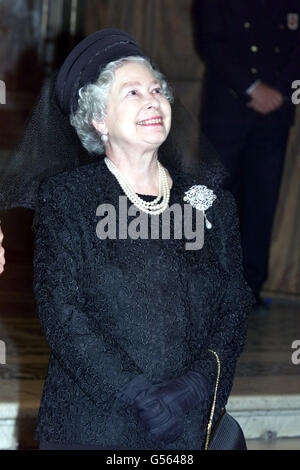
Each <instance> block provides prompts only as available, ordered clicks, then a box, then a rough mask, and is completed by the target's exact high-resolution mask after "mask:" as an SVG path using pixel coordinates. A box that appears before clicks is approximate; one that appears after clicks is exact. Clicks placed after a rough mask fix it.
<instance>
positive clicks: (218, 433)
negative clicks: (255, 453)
mask: <svg viewBox="0 0 300 470" xmlns="http://www.w3.org/2000/svg"><path fill="white" fill-rule="evenodd" d="M208 450H247V444H246V440H245V436H244V433H243V430H242V428H241V426H240V425H239V423H238V422H237V421H236V419H234V418H233V417H232V416H231V415H230V414H228V413H227V412H225V413H224V415H223V416H222V418H221V419H220V422H219V423H218V425H217V426H216V430H215V432H214V434H213V435H212V437H211V440H210V443H209V445H208Z"/></svg>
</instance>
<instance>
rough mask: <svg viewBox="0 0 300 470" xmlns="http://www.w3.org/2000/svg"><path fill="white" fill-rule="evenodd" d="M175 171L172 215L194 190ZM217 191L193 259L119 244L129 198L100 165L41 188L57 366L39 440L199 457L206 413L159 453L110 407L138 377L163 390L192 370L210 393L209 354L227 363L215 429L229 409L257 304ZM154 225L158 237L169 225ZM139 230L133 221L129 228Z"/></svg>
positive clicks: (42, 248)
mask: <svg viewBox="0 0 300 470" xmlns="http://www.w3.org/2000/svg"><path fill="white" fill-rule="evenodd" d="M169 171H170V174H171V176H172V179H173V187H172V189H171V200H170V204H169V205H170V206H171V205H172V204H174V203H177V204H180V205H181V206H183V204H184V201H183V196H184V192H185V191H187V190H188V189H189V188H190V187H191V186H192V185H193V184H199V182H198V181H197V178H196V177H195V176H191V175H186V174H183V173H179V172H178V171H175V170H172V171H171V170H170V169H169ZM201 184H202V183H201ZM208 187H209V185H208ZM211 189H212V188H211ZM213 190H214V193H215V194H216V196H217V199H216V200H215V201H214V202H213V204H212V206H211V207H210V208H209V209H208V210H207V211H206V215H207V218H208V219H209V221H210V222H211V223H212V228H211V229H210V230H208V229H207V228H204V245H203V247H202V248H201V249H198V250H187V249H186V247H185V243H186V242H187V240H186V239H185V238H184V237H183V238H180V239H179V238H178V239H176V238H174V237H173V238H172V237H171V238H169V239H162V237H161V236H160V237H159V238H158V239H150V238H144V239H133V238H132V237H131V238H130V237H128V238H123V239H120V238H119V237H118V233H119V230H118V229H119V226H120V219H119V216H118V207H119V196H120V195H123V197H124V198H125V196H124V193H123V192H122V190H121V188H120V186H119V183H118V182H117V180H116V179H115V177H114V176H113V175H112V174H111V173H110V172H109V170H108V169H107V167H106V164H105V162H104V161H103V160H102V161H101V162H100V163H97V164H94V163H93V164H90V165H87V166H84V167H80V168H77V169H75V170H72V171H70V172H65V173H62V174H60V175H57V176H54V177H51V178H49V179H48V180H47V181H46V182H45V183H43V185H42V186H41V188H40V195H39V204H38V208H37V210H36V214H35V222H34V226H35V230H36V247H35V257H34V267H35V277H34V291H35V296H36V303H37V308H38V314H39V317H40V321H41V323H42V326H43V330H44V333H45V336H46V339H47V341H48V343H49V346H50V348H51V357H50V362H49V367H48V372H47V377H46V380H45V386H44V391H43V396H42V400H41V406H40V411H39V418H38V426H37V431H36V438H37V439H38V440H40V441H50V442H57V443H61V444H68V443H69V444H70V443H71V444H74V443H78V444H88V445H95V446H100V447H103V448H116V449H117V448H119V449H120V448H125V449H201V448H203V445H204V441H205V435H206V428H207V422H208V418H209V413H210V408H211V402H210V401H206V402H203V403H201V405H198V406H195V407H194V408H193V409H192V410H190V411H189V412H188V414H186V415H185V417H184V418H183V421H184V433H183V435H182V436H181V437H180V438H178V439H177V440H176V441H175V442H174V443H172V444H169V445H165V446H162V445H161V444H158V443H155V442H151V441H150V440H149V439H148V438H147V435H146V432H145V430H144V429H143V427H142V425H141V423H140V422H138V421H137V418H136V417H135V416H134V415H133V414H132V412H131V411H130V409H129V408H128V407H127V406H126V404H125V403H124V402H123V401H122V400H120V399H116V396H115V395H116V393H117V392H118V391H119V390H120V389H121V388H122V387H123V386H124V385H125V384H127V383H128V382H129V381H130V380H132V379H133V378H134V377H136V376H137V375H139V374H144V375H145V376H146V377H147V378H148V379H149V380H150V381H151V382H152V383H156V382H160V381H162V380H165V379H171V378H175V377H177V376H180V375H183V374H184V373H185V372H187V371H188V370H195V371H198V372H201V373H202V374H203V375H204V376H205V377H206V378H207V379H208V380H210V382H211V384H212V388H213V387H214V384H215V380H216V376H217V362H216V359H215V356H214V354H213V353H211V352H210V351H209V350H213V351H215V352H216V353H217V354H218V356H219V359H220V362H221V377H220V385H219V390H218V394H217V406H216V415H215V418H217V416H218V414H219V413H220V410H221V409H222V408H223V407H224V406H225V405H226V402H227V400H228V397H229V394H230V391H231V387H232V382H233V377H234V372H235V366H236V362H237V359H238V357H239V355H240V353H241V351H242V348H243V346H244V344H245V340H246V328H247V314H248V311H249V309H250V307H251V305H252V303H253V295H252V292H251V290H250V288H249V287H248V285H247V284H246V282H245V280H244V277H243V271H242V255H241V247H240V235H239V228H238V218H237V210H236V205H235V202H234V199H233V197H232V195H231V194H230V193H229V192H227V191H224V190H222V189H221V188H220V187H219V186H218V185H215V187H214V188H213ZM126 200H127V199H126ZM102 204H109V205H112V206H114V207H115V209H116V226H117V233H116V235H117V236H116V238H115V239H113V238H110V239H109V238H107V239H100V238H99V236H97V233H96V228H97V227H98V229H99V225H98V226H97V224H98V223H99V221H100V220H101V219H102V220H103V217H100V216H99V214H100V212H101V211H99V209H98V212H97V208H98V206H100V205H102ZM130 205H131V203H130V201H128V207H129V206H130ZM110 207H111V206H110ZM102 208H103V206H102ZM193 211H194V212H195V211H196V209H195V208H193ZM97 214H98V215H97ZM102 214H103V212H102ZM103 215H104V214H103ZM137 215H138V214H137ZM151 217H153V216H151ZM151 217H150V216H149V221H150V219H151ZM155 217H157V218H158V219H157V220H159V223H160V225H159V226H160V227H161V217H162V216H161V215H160V216H155ZM135 218H136V216H135V217H132V218H131V219H130V217H128V224H129V221H130V220H131V221H132V220H134V219H135ZM171 220H173V219H172V213H171ZM194 222H195V220H194ZM149 226H150V222H149ZM123 229H124V227H123ZM189 241H191V240H189Z"/></svg>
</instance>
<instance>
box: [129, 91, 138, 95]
mask: <svg viewBox="0 0 300 470" xmlns="http://www.w3.org/2000/svg"><path fill="white" fill-rule="evenodd" d="M136 94H137V92H136V90H130V91H129V92H128V95H130V96H135V95H136Z"/></svg>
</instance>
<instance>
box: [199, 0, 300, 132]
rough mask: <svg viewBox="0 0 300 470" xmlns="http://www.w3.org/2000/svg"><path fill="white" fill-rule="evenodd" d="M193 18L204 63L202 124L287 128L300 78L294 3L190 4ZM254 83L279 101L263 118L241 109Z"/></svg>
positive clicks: (215, 0) (299, 19)
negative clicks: (281, 101) (282, 125)
mask: <svg viewBox="0 0 300 470" xmlns="http://www.w3.org/2000/svg"><path fill="white" fill-rule="evenodd" d="M263 3H264V4H265V7H263V6H262V4H263ZM192 15H193V24H194V33H195V42H196V47H197V50H198V52H199V55H200V57H201V58H202V59H203V60H204V61H205V64H206V73H205V81H204V88H203V103H202V112H203V114H202V118H203V120H204V122H207V121H211V120H213V121H215V120H220V121H224V120H225V121H227V122H228V121H235V122H236V121H243V120H244V121H249V122H257V123H260V122H262V123H270V124H271V123H276V124H278V123H281V122H282V123H286V124H291V123H292V122H293V119H294V111H295V105H294V104H293V103H292V94H293V92H295V89H293V88H292V84H293V82H294V81H295V80H299V79H300V2H299V0H279V1H273V0H266V1H265V2H263V0H254V1H251V0H247V1H246V0H242V1H236V0H195V2H194V5H193V10H192ZM257 79H260V80H261V81H262V82H264V83H266V84H268V85H270V86H272V87H274V88H275V89H277V90H278V91H280V92H281V93H282V95H283V97H284V104H283V106H282V107H281V108H280V109H278V110H276V111H275V112H272V113H270V114H269V115H266V116H264V115H261V114H259V113H257V112H255V111H254V110H252V109H250V108H247V107H246V103H247V101H248V100H249V96H247V94H246V93H245V92H246V90H247V89H248V87H250V86H251V84H253V83H254V82H255V81H256V80H257Z"/></svg>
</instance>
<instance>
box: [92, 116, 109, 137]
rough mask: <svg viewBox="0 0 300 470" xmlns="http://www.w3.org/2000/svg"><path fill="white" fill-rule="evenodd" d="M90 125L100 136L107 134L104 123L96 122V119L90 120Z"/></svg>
mask: <svg viewBox="0 0 300 470" xmlns="http://www.w3.org/2000/svg"><path fill="white" fill-rule="evenodd" d="M92 124H93V126H94V128H95V129H96V130H97V131H98V132H99V133H100V134H101V135H102V134H107V127H106V125H105V122H104V121H96V119H92Z"/></svg>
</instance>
